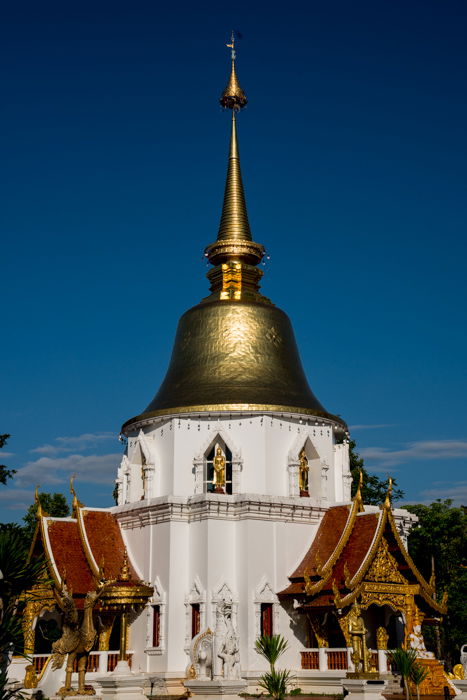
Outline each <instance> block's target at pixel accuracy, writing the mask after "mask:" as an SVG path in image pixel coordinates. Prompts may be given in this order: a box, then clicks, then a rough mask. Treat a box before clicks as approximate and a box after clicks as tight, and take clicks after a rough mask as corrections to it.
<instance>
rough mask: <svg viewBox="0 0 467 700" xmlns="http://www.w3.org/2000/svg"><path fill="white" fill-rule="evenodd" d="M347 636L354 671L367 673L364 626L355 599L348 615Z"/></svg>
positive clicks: (367, 662) (367, 658)
mask: <svg viewBox="0 0 467 700" xmlns="http://www.w3.org/2000/svg"><path fill="white" fill-rule="evenodd" d="M349 636H350V639H351V644H352V656H351V658H352V662H353V664H354V666H355V672H356V673H368V671H369V654H368V649H367V646H366V628H365V623H364V621H363V617H362V615H361V611H360V606H359V604H358V603H357V601H355V603H354V604H353V605H352V608H351V610H350V615H349Z"/></svg>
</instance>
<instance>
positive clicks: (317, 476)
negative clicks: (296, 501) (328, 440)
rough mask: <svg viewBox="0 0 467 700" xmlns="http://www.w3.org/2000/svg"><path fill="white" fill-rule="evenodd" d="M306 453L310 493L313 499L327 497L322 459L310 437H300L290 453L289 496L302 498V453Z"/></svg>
mask: <svg viewBox="0 0 467 700" xmlns="http://www.w3.org/2000/svg"><path fill="white" fill-rule="evenodd" d="M302 450H304V451H305V455H306V458H307V460H308V469H309V471H308V493H309V495H310V496H311V497H312V498H319V497H321V496H323V497H325V495H326V494H325V492H324V490H323V488H322V486H323V475H322V468H323V465H322V463H321V458H320V456H319V454H318V451H317V449H316V447H315V446H314V444H313V442H312V441H311V440H310V437H309V436H308V437H307V438H306V439H305V440H303V436H300V435H299V436H298V437H297V440H296V441H295V443H294V446H293V448H292V450H291V451H290V453H289V464H288V472H289V496H300V473H299V471H300V453H301V451H302Z"/></svg>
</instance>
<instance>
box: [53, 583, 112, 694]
mask: <svg viewBox="0 0 467 700" xmlns="http://www.w3.org/2000/svg"><path fill="white" fill-rule="evenodd" d="M103 590H104V586H100V587H99V589H98V590H96V591H89V593H87V594H86V598H85V599H84V611H83V616H82V619H81V620H80V616H79V613H78V610H77V609H76V605H75V601H74V600H73V598H72V596H71V595H70V593H69V592H68V591H67V590H66V588H64V589H63V591H62V594H61V596H60V606H61V608H62V610H63V613H64V617H63V628H62V636H61V637H60V639H58V640H57V641H56V642H54V643H53V644H52V664H53V665H52V668H53V670H56V669H58V668H61V667H62V666H63V662H64V661H65V658H66V659H67V663H66V676H65V685H64V687H63V688H61V689H60V690H59V691H58V695H61V696H62V697H65V696H67V695H94V694H95V692H96V691H95V690H94V689H92V688H90V689H89V690H87V689H86V686H85V682H84V677H85V674H86V666H87V662H88V657H89V652H90V651H91V649H92V647H93V646H94V642H95V641H96V637H97V632H96V628H95V627H94V620H93V609H94V606H95V604H96V602H97V599H98V598H99V597H100V595H101V594H102V592H103ZM67 655H68V656H67ZM75 659H77V660H78V690H74V689H73V688H72V687H71V676H72V673H73V664H74V661H75Z"/></svg>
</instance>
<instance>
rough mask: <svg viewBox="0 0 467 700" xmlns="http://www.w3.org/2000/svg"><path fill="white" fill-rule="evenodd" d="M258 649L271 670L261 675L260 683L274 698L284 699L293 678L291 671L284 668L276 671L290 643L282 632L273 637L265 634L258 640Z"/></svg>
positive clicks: (277, 699)
mask: <svg viewBox="0 0 467 700" xmlns="http://www.w3.org/2000/svg"><path fill="white" fill-rule="evenodd" d="M255 646H256V651H257V652H258V654H261V656H263V657H264V658H265V659H266V661H267V662H268V663H269V671H267V672H266V673H264V674H263V675H262V676H261V679H260V681H259V685H260V686H261V687H262V688H264V689H265V690H267V692H268V693H269V695H270V696H271V697H272V698H274V700H283V699H284V697H285V694H286V693H287V687H288V686H289V684H290V682H291V681H292V679H293V676H292V674H291V673H290V671H288V670H286V669H284V670H282V671H276V667H275V664H276V661H277V659H278V658H279V657H280V656H282V654H283V653H284V652H285V651H286V650H287V648H288V646H289V643H288V641H287V640H286V639H285V638H284V637H282V635H280V634H273V635H272V636H271V637H270V636H269V635H267V634H263V635H262V636H261V637H259V638H258V639H257V640H256V642H255Z"/></svg>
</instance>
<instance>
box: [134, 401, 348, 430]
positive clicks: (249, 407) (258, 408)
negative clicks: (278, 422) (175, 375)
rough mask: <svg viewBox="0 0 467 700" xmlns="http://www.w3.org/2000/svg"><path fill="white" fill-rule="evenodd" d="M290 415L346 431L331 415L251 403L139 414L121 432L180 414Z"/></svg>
mask: <svg viewBox="0 0 467 700" xmlns="http://www.w3.org/2000/svg"><path fill="white" fill-rule="evenodd" d="M218 412H219V413H245V412H247V413H250V412H253V413H292V414H297V415H304V416H316V417H317V418H326V419H327V420H329V421H331V422H332V423H334V424H337V427H339V428H341V429H342V430H344V431H347V430H348V427H347V424H346V423H345V421H343V420H342V418H339V417H338V416H334V415H333V414H332V413H325V412H322V411H316V410H312V409H310V408H299V407H297V406H279V405H272V404H251V403H218V404H209V405H206V404H204V405H199V406H177V407H175V408H163V409H160V410H158V411H150V412H149V413H141V414H140V415H139V416H134V417H133V418H130V419H129V420H127V421H126V422H125V423H124V424H123V425H122V430H121V432H122V433H123V434H126V432H125V431H126V430H128V429H129V428H131V426H133V424H135V423H139V422H141V421H146V420H150V419H151V418H158V417H159V416H170V415H173V414H175V415H179V414H181V413H187V414H188V413H218Z"/></svg>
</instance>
